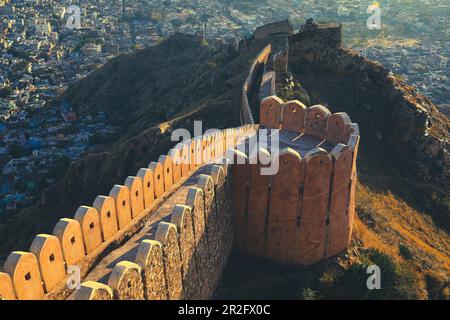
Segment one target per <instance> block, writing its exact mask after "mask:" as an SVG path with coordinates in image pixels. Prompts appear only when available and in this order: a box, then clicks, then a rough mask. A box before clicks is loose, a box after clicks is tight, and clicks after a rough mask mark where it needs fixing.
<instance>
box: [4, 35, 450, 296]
mask: <svg viewBox="0 0 450 320" xmlns="http://www.w3.org/2000/svg"><path fill="white" fill-rule="evenodd" d="M302 41H303V42H302V43H309V42H310V39H308V38H306V39H303V40H302ZM264 44H265V43H264V41H261V42H258V41H256V40H251V41H249V43H248V44H246V45H241V46H240V48H239V50H238V51H237V52H236V51H234V50H232V49H230V48H228V47H214V46H211V45H207V44H202V43H201V42H199V41H198V40H197V39H195V38H194V37H191V36H184V35H179V34H177V35H175V36H173V37H172V38H170V39H168V40H167V41H164V42H163V43H161V44H160V45H158V46H156V47H154V48H149V49H146V50H143V51H139V52H136V53H133V54H130V55H125V56H121V57H118V58H116V59H114V60H112V61H111V62H109V63H108V64H107V65H106V66H105V67H103V68H102V69H100V70H98V71H97V72H95V73H93V74H92V75H91V76H89V77H88V78H86V79H84V80H82V81H80V82H79V83H77V84H76V85H74V86H73V87H71V88H70V89H69V90H68V91H67V92H66V94H65V95H64V96H63V97H62V99H65V100H68V101H69V102H71V103H72V104H73V106H74V109H75V110H76V112H77V113H79V114H90V113H95V112H97V111H107V113H108V115H109V122H111V123H112V124H115V125H117V126H120V127H121V128H122V135H121V137H120V139H119V140H118V141H114V142H112V143H111V144H109V145H105V146H103V147H102V149H101V150H99V151H98V152H95V153H90V154H88V155H86V156H85V157H84V158H83V159H81V160H80V161H77V162H75V163H73V164H72V165H71V166H70V168H69V169H68V171H67V172H66V173H65V174H64V176H63V177H61V179H60V180H59V181H58V183H57V184H55V185H54V186H52V187H51V188H49V189H47V190H45V191H44V192H43V194H42V197H41V201H40V202H39V204H37V205H36V206H34V207H32V208H28V209H26V210H23V211H21V212H20V213H19V214H18V215H17V216H16V217H14V219H9V220H7V221H3V222H0V260H1V259H2V258H3V259H4V258H5V255H7V254H8V253H9V252H10V251H12V250H24V249H27V248H28V247H29V244H30V242H31V240H32V237H33V236H34V235H35V234H37V233H50V232H51V231H52V228H53V226H54V224H55V223H56V221H57V220H58V219H59V218H60V217H65V216H70V215H71V212H75V210H76V208H77V207H78V206H79V205H80V204H89V203H92V201H93V199H94V198H95V197H96V196H97V195H98V194H107V193H108V192H109V189H110V188H111V186H112V185H114V184H116V183H117V182H119V181H123V180H124V179H125V178H126V176H128V175H133V174H135V172H136V171H137V170H138V168H141V167H145V166H147V165H148V163H149V162H150V161H155V160H157V157H158V156H159V154H162V153H164V152H167V151H168V150H169V149H170V148H171V147H172V146H173V145H174V144H175V143H174V142H172V141H170V133H171V132H172V130H173V129H176V128H180V127H182V128H188V129H192V126H193V121H194V120H203V129H204V130H206V129H208V128H226V127H232V126H237V125H239V108H240V106H241V89H242V84H243V82H244V80H245V78H246V76H247V71H248V68H249V66H250V63H251V61H252V59H254V58H255V56H256V54H257V52H259V50H260V49H261V48H262V47H263V46H264ZM308 50H309V49H308ZM311 50H312V49H311ZM307 53H309V52H307ZM326 54H327V52H325V51H324V52H323V55H324V57H321V58H320V59H318V61H314V60H312V61H311V60H309V59H310V57H311V56H314V55H308V54H305V56H301V55H299V56H296V57H295V58H296V59H297V60H295V59H294V61H293V62H292V63H291V65H290V67H291V71H292V75H293V77H295V81H296V83H299V84H301V86H302V87H303V88H304V89H306V92H307V94H308V96H309V97H310V99H311V101H310V102H311V105H312V104H317V103H321V104H324V105H327V106H328V107H329V108H330V109H331V110H332V111H333V112H337V111H346V112H348V113H349V114H350V116H351V118H352V120H353V121H355V122H358V123H359V124H360V127H361V129H362V130H361V131H362V132H361V136H362V142H361V151H360V158H359V164H358V165H359V181H360V183H359V186H358V188H357V213H358V217H359V218H358V219H357V220H356V224H355V232H354V237H353V243H352V248H351V249H350V250H349V251H348V252H345V253H343V254H342V255H340V256H339V257H335V258H332V259H329V260H327V261H324V262H323V263H320V264H319V265H317V266H315V267H314V268H311V269H306V270H304V269H299V268H289V267H284V266H280V265H275V264H272V263H269V262H267V261H261V260H258V259H253V258H250V257H244V256H240V255H237V254H236V255H234V256H233V257H232V258H231V260H230V262H229V264H228V267H227V269H226V271H225V274H224V277H223V279H222V282H221V285H220V287H219V289H218V290H217V293H216V296H217V297H218V298H292V299H298V298H300V299H309V298H310V299H315V298H361V299H362V298H393V299H397V298H410V299H413V298H448V297H449V296H450V294H449V292H448V291H449V289H448V280H447V279H446V278H445V276H446V275H448V274H449V271H450V237H449V231H450V227H449V221H450V210H449V208H450V197H449V194H448V190H449V180H448V174H449V170H448V167H447V166H446V164H445V163H441V164H440V165H439V162H436V161H434V158H433V157H432V155H433V154H434V153H436V154H437V155H438V156H440V154H441V152H443V150H442V149H441V148H440V146H439V145H438V146H437V147H436V146H435V145H433V144H431V145H427V144H426V143H425V147H424V148H425V149H424V152H422V153H421V152H417V150H414V149H413V148H414V146H416V147H419V146H421V147H422V143H423V141H430V140H426V139H428V138H424V140H417V139H416V138H417V137H418V132H419V133H420V134H422V133H423V132H422V131H421V129H423V128H422V126H423V125H424V123H422V122H420V121H419V120H420V119H419V120H417V119H416V118H414V116H415V113H414V116H411V114H409V113H408V112H409V111H408V109H407V107H409V105H407V106H406V107H405V110H403V109H396V103H393V102H392V101H391V100H390V99H391V98H392V97H394V98H392V99H393V100H395V101H397V100H401V99H400V97H403V95H407V96H408V97H409V98H411V99H412V98H414V99H419V100H414V103H416V104H417V105H422V106H423V107H424V108H425V109H426V113H427V114H428V115H429V119H430V123H429V124H427V131H428V133H427V134H428V136H429V137H431V138H436V139H438V140H439V139H441V140H444V139H448V137H449V121H448V119H447V118H445V116H444V115H442V114H441V113H439V112H438V111H437V109H436V108H435V107H434V105H433V104H432V103H431V102H430V101H429V100H428V99H426V98H425V97H419V96H416V95H415V94H414V93H413V90H412V89H411V88H409V87H408V86H407V85H406V84H402V83H400V82H398V83H397V80H396V79H394V80H393V81H394V82H395V83H397V85H398V87H397V89H396V90H397V91H396V92H394V93H392V92H390V91H388V89H386V87H384V83H383V81H382V80H381V78H382V77H381V76H380V75H383V70H382V69H380V70H379V71H377V72H375V73H371V72H372V71H367V70H366V69H363V68H361V69H358V68H353V67H352V65H351V64H352V63H353V62H354V61H357V60H358V59H359V58H358V57H356V56H355V57H353V58H349V57H350V55H346V56H345V57H346V59H349V60H345V59H341V60H339V59H336V57H335V56H331V58H330V57H329V56H326ZM322 58H323V59H322ZM325 58H326V59H327V60H324V59H325ZM352 59H353V60H352ZM285 92H286V95H287V94H289V90H286V91H285ZM397 95H398V96H397ZM289 97H290V98H296V97H295V95H294V96H292V95H289ZM298 98H301V97H298ZM302 100H304V99H302ZM415 111H416V110H414V112H415ZM412 113H413V112H412ZM411 119H412V120H411ZM416 120H417V121H418V122H420V123H416V122H414V121H416ZM431 138H430V139H431ZM402 139H403V140H402ZM439 141H440V140H439ZM419 155H423V157H420V156H419ZM435 158H437V156H436V157H435ZM371 263H376V264H380V265H382V266H383V267H384V268H385V269H384V270H386V271H385V274H384V275H383V277H384V276H386V277H387V279H389V280H388V281H390V282H389V285H390V287H389V289H390V291H389V292H382V293H379V295H378V296H377V295H370V294H369V293H368V292H366V291H365V289H364V288H355V286H354V284H355V281H359V280H361V279H364V277H366V274H365V269H364V266H366V265H368V264H371ZM361 281H362V280H361ZM361 281H360V282H361ZM361 283H364V282H361ZM356 287H357V286H356Z"/></svg>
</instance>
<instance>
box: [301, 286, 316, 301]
mask: <svg viewBox="0 0 450 320" xmlns="http://www.w3.org/2000/svg"><path fill="white" fill-rule="evenodd" d="M301 298H302V300H317V293H316V292H315V291H314V290H312V289H311V288H304V289H303V290H302V293H301Z"/></svg>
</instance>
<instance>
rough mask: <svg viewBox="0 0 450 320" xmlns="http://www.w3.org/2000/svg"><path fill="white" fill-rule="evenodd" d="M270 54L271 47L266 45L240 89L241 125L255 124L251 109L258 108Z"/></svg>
mask: <svg viewBox="0 0 450 320" xmlns="http://www.w3.org/2000/svg"><path fill="white" fill-rule="evenodd" d="M271 53H272V46H271V45H270V44H269V45H267V46H266V47H265V48H264V49H263V50H262V51H261V52H260V53H259V54H258V56H257V57H256V58H255V60H254V61H253V63H252V65H251V67H250V71H249V73H248V77H247V79H246V80H245V82H244V85H243V87H242V108H241V124H255V119H254V117H253V112H252V109H255V107H254V106H259V91H260V86H261V81H262V78H263V75H264V67H265V65H266V63H267V62H268V60H269V57H270V55H271Z"/></svg>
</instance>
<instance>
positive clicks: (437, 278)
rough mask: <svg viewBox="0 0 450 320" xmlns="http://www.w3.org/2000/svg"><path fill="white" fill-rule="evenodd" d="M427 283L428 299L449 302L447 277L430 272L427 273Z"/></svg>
mask: <svg viewBox="0 0 450 320" xmlns="http://www.w3.org/2000/svg"><path fill="white" fill-rule="evenodd" d="M425 282H426V284H427V292H428V299H431V300H448V299H450V296H449V294H448V291H449V284H448V280H447V279H446V277H445V276H444V275H442V274H439V273H437V272H433V271H428V272H426V273H425Z"/></svg>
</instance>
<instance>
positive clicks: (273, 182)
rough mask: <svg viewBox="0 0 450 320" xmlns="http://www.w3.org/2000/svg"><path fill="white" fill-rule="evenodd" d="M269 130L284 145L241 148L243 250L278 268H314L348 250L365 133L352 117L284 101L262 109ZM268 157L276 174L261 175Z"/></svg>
mask: <svg viewBox="0 0 450 320" xmlns="http://www.w3.org/2000/svg"><path fill="white" fill-rule="evenodd" d="M260 112H261V115H260V119H261V124H260V126H261V128H269V129H273V130H272V131H271V133H269V135H271V136H272V137H273V136H274V134H277V135H278V136H279V146H277V148H276V149H274V150H271V149H273V148H272V147H273V144H269V145H268V146H267V147H261V146H260V145H257V144H255V145H256V146H257V148H256V150H255V147H252V146H250V145H251V139H248V140H247V141H246V142H244V144H247V145H246V146H245V145H243V146H239V147H238V149H239V150H245V152H244V153H243V152H242V151H237V150H236V152H235V157H236V159H235V161H234V163H241V164H243V165H233V170H234V171H233V176H234V179H233V201H234V208H235V246H236V248H237V249H238V250H240V251H242V252H244V253H247V254H251V255H256V256H260V257H263V258H268V259H272V260H274V261H277V262H283V263H286V264H297V265H311V264H314V263H317V262H319V261H321V260H323V259H325V258H327V257H331V256H334V255H336V254H338V253H339V252H341V251H343V250H344V249H346V248H347V247H348V245H349V243H350V239H351V234H352V224H353V219H354V214H355V187H356V158H357V154H358V145H359V139H360V137H359V128H358V125H357V124H355V123H352V122H351V120H350V117H349V116H348V115H347V114H346V113H335V114H331V112H330V111H329V110H328V109H327V108H325V107H323V106H319V105H317V106H312V107H310V108H306V107H305V106H304V105H303V104H302V103H301V102H299V101H289V102H286V103H284V102H283V101H282V100H281V99H280V98H278V97H276V96H272V97H268V98H266V99H264V100H263V102H262V103H261V111H260ZM267 159H271V160H272V161H278V166H279V169H278V171H277V173H276V174H274V175H266V176H264V175H261V173H260V172H261V169H262V168H265V167H267V166H268V161H267Z"/></svg>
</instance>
